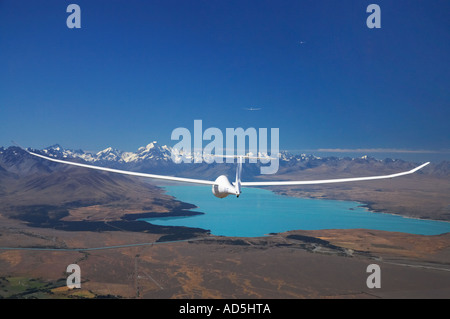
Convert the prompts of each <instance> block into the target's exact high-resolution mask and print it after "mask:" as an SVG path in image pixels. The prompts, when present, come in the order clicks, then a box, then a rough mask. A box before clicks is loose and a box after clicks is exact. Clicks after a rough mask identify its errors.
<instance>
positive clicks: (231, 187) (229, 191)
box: [24, 149, 430, 198]
mask: <svg viewBox="0 0 450 319" xmlns="http://www.w3.org/2000/svg"><path fill="white" fill-rule="evenodd" d="M24 150H25V151H26V152H28V153H29V154H31V155H33V156H37V157H40V158H43V159H46V160H49V161H52V162H57V163H63V164H69V165H74V166H80V167H86V168H91V169H96V170H102V171H107V172H113V173H119V174H126V175H132V176H140V177H148V178H154V179H161V180H167V181H174V182H183V183H194V184H203V185H211V186H212V193H213V194H214V196H216V197H218V198H224V197H227V196H228V195H235V196H236V197H239V195H240V194H241V187H245V186H250V187H251V186H256V187H257V186H292V185H312V184H327V183H344V182H356V181H366V180H375V179H385V178H394V177H399V176H403V175H408V174H412V173H414V172H416V171H418V170H420V169H421V168H423V167H425V166H427V165H428V164H430V162H427V163H425V164H422V165H420V166H418V167H416V168H414V169H412V170H410V171H406V172H401V173H395V174H390V175H382V176H369V177H353V178H338V179H324V180H313V181H275V182H273V181H268V182H242V181H241V173H242V162H243V159H244V158H250V157H249V156H233V157H236V158H237V159H238V162H237V166H236V179H235V182H234V183H233V184H231V183H230V181H229V180H228V178H227V177H226V176H225V175H221V176H219V177H217V179H216V180H215V181H208V180H201V179H192V178H183V177H174V176H167V175H154V174H146V173H139V172H130V171H123V170H120V169H113V168H107V167H100V166H94V165H88V164H82V163H74V162H69V161H63V160H60V159H56V158H51V157H47V156H44V155H40V154H36V153H33V152H30V151H28V150H27V149H24Z"/></svg>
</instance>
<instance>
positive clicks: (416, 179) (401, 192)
mask: <svg viewBox="0 0 450 319" xmlns="http://www.w3.org/2000/svg"><path fill="white" fill-rule="evenodd" d="M36 165H41V163H39V162H36V163H33V165H28V166H27V167H31V169H30V171H28V172H27V173H26V174H25V173H24V174H22V175H20V174H17V173H14V172H13V173H11V171H8V170H6V169H5V170H3V171H0V174H1V176H0V199H1V201H0V297H3V298H152V299H166V298H177V299H179V298H188V299H198V298H214V299H216V298H230V299H240V298H258V299H259V298H273V299H299V298H306V299H311V298H445V299H447V298H449V297H450V233H446V234H442V235H436V236H422V235H412V234H404V233H394V232H385V231H374V230H366V229H356V230H316V231H303V230H292V231H289V232H286V233H280V234H268V235H267V236H264V237H258V238H231V237H216V236H212V235H211V234H210V233H209V231H208V230H204V229H192V228H186V227H162V226H154V225H151V224H149V223H146V222H142V221H138V220H137V219H138V218H139V217H148V216H154V215H155V214H165V215H166V216H170V215H177V216H179V215H190V214H197V213H198V212H195V206H193V205H191V204H189V203H183V202H180V201H177V200H176V199H174V198H172V197H170V196H168V195H166V194H164V192H163V191H162V189H160V188H158V187H155V186H153V185H151V184H149V183H148V182H147V181H143V180H139V179H135V178H129V177H123V176H118V175H114V174H111V173H105V172H103V173H100V172H92V171H89V170H86V169H79V168H65V167H63V168H58V169H55V167H56V166H55V167H51V166H50V168H51V169H49V170H47V171H45V170H43V169H41V168H39V167H37V166H36ZM15 167H17V165H16V166H15ZM33 169H34V170H35V172H34V173H33ZM330 169H331V168H330ZM392 169H394V168H392ZM281 173H282V174H285V175H284V177H286V179H288V178H297V177H298V176H297V175H296V174H293V173H292V172H289V171H285V172H283V171H282V172H281ZM315 173H316V174H317V176H316V177H320V174H321V173H323V174H327V173H329V172H327V167H322V166H321V167H318V168H312V169H311V170H308V169H307V170H304V171H303V172H302V178H308V176H312V175H313V174H315ZM341 173H342V172H341ZM344 173H345V172H344ZM343 175H345V174H343ZM449 184H450V183H449V179H448V177H447V175H445V176H443V177H442V176H439V175H438V174H428V173H427V172H426V171H424V173H421V174H417V175H414V176H408V177H405V178H402V179H393V180H388V183H383V184H381V181H380V182H371V183H367V184H364V183H355V184H351V185H350V184H346V185H339V187H330V186H323V187H308V188H298V187H292V188H286V189H274V191H276V192H279V193H282V194H285V195H289V196H304V197H315V198H328V199H346V200H347V199H348V200H353V201H358V202H361V203H362V204H366V205H367V206H368V208H369V209H372V210H375V211H380V212H387V213H398V214H402V215H406V216H411V217H420V218H428V219H439V220H447V221H448V220H449V217H450V215H449V206H448V205H449V196H448V194H449V193H450V185H449ZM211 196H212V195H211ZM218 201H219V199H218ZM218 203H220V202H218ZM70 264H78V265H79V266H80V269H81V282H82V283H81V289H72V290H70V289H68V288H67V286H66V279H67V277H68V276H69V274H68V273H66V268H67V266H68V265H70ZM371 264H377V265H379V266H380V269H381V288H368V286H367V284H366V280H367V278H368V276H369V275H370V273H368V272H367V267H368V266H369V265H371Z"/></svg>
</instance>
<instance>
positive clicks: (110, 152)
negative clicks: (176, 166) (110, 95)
mask: <svg viewBox="0 0 450 319" xmlns="http://www.w3.org/2000/svg"><path fill="white" fill-rule="evenodd" d="M171 151H172V150H171V148H170V147H168V146H167V145H163V146H160V145H159V144H158V143H157V142H156V141H153V142H152V143H150V144H148V145H146V146H142V147H140V148H138V150H137V151H136V152H124V151H121V150H118V149H115V148H112V147H108V148H105V149H104V150H102V151H99V152H97V153H93V152H87V151H82V150H70V149H64V148H62V147H61V146H60V145H59V144H55V145H52V146H49V147H47V148H44V149H43V150H42V151H41V153H42V154H45V155H48V156H50V157H55V158H80V159H82V160H84V161H86V162H91V163H97V162H99V163H101V162H118V163H137V162H142V161H145V160H148V159H152V160H157V161H161V160H162V161H169V160H171Z"/></svg>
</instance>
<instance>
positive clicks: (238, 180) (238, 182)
mask: <svg viewBox="0 0 450 319" xmlns="http://www.w3.org/2000/svg"><path fill="white" fill-rule="evenodd" d="M241 174H242V156H239V157H238V162H237V165H236V183H235V185H234V187H235V188H236V196H237V197H239V195H240V194H241Z"/></svg>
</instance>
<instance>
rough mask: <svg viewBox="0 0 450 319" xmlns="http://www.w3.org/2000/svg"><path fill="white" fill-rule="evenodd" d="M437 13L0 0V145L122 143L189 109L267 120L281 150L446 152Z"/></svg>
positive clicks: (442, 17)
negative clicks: (75, 18) (72, 17)
mask: <svg viewBox="0 0 450 319" xmlns="http://www.w3.org/2000/svg"><path fill="white" fill-rule="evenodd" d="M71 3H76V4H78V5H79V6H80V7H81V29H69V28H67V26H66V18H67V17H68V16H69V13H67V12H66V8H67V6H68V5H69V4H71ZM371 3H376V4H378V5H379V6H380V8H381V29H369V28H367V26H366V19H367V17H368V15H369V13H366V8H367V6H368V5H369V4H371ZM449 13H450V1H448V0H443V1H436V0H430V1H411V0H408V1H406V0H405V1H378V0H371V1H361V0H358V1H356V0H355V1H349V0H345V1H335V0H317V1H304V0H297V1H286V0H284V1H275V0H272V1H263V0H258V1H249V0H239V1H234V0H226V1H223V0H220V1H219V0H204V1H198V0H183V1H181V0H178V1H171V0H161V1H152V0H149V1H144V0H141V1H125V0H121V1H111V0H110V1H93V0H90V1H81V0H71V1H63V0H54V1H52V0H47V1H42V0H33V1H16V0H0V70H1V71H0V119H1V125H0V146H9V145H11V140H16V141H17V142H19V143H21V144H23V145H24V146H26V147H34V148H41V147H45V146H49V145H51V144H54V143H59V144H61V145H62V146H64V147H68V148H82V149H85V150H100V149H104V148H106V147H108V146H112V147H115V148H118V149H121V150H125V151H135V150H136V149H137V148H138V147H140V146H142V145H145V144H147V143H149V142H151V141H153V140H157V141H158V142H160V143H162V144H168V145H174V144H175V143H176V141H171V140H170V135H171V132H172V130H173V129H175V128H177V127H186V128H188V129H192V130H193V121H194V119H201V120H203V126H204V128H207V127H218V128H220V129H223V130H224V131H225V128H227V127H231V128H236V127H243V128H248V127H255V128H271V127H277V128H279V129H280V148H281V149H285V150H292V151H294V152H300V151H305V150H318V149H350V150H352V149H393V150H412V151H417V150H431V151H438V152H444V153H446V152H447V153H446V154H447V157H448V156H450V155H449V151H448V150H449V149H450V145H449V142H450V126H449V119H450V67H449V66H450V64H449V56H450V17H449ZM302 42H303V43H302ZM249 107H257V108H261V110H259V111H246V110H244V109H245V108H249ZM205 144H206V143H205Z"/></svg>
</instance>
